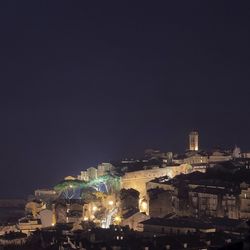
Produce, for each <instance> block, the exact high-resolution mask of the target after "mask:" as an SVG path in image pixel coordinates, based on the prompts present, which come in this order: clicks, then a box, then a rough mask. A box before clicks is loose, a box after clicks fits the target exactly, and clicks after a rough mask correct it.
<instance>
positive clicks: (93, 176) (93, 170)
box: [87, 167, 97, 180]
mask: <svg viewBox="0 0 250 250" xmlns="http://www.w3.org/2000/svg"><path fill="white" fill-rule="evenodd" d="M87 174H88V177H89V180H94V179H96V178H97V169H96V168H94V167H90V168H88V169H87Z"/></svg>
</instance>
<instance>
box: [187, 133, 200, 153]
mask: <svg viewBox="0 0 250 250" xmlns="http://www.w3.org/2000/svg"><path fill="white" fill-rule="evenodd" d="M189 150H190V151H198V150H199V134H198V132H197V131H192V132H190V134H189Z"/></svg>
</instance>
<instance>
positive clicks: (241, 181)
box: [0, 131, 250, 249]
mask: <svg viewBox="0 0 250 250" xmlns="http://www.w3.org/2000/svg"><path fill="white" fill-rule="evenodd" d="M188 139H189V144H188V150H187V151H186V152H185V153H183V154H176V153H173V152H161V151H159V150H152V149H149V150H146V151H145V156H144V157H143V158H141V159H123V160H120V161H116V162H109V163H100V164H99V165H98V166H96V167H90V168H87V169H86V170H83V171H81V172H80V173H79V175H77V176H66V177H65V178H64V179H63V180H62V181H61V182H60V183H57V184H55V186H54V187H52V188H50V189H37V190H35V191H34V194H33V195H31V196H30V197H29V199H28V201H27V203H26V205H25V216H24V217H22V218H19V220H18V221H17V222H16V223H13V222H11V223H10V222H9V221H5V222H4V223H2V225H1V227H0V235H1V236H0V244H1V245H3V246H5V247H8V246H11V245H13V244H14V245H19V246H26V248H25V249H29V247H32V246H34V245H36V244H37V246H38V245H39V246H41V245H42V246H43V249H89V248H93V249H107V246H106V245H107V244H108V245H109V246H111V245H112V246H117V247H118V248H117V249H126V248H124V247H125V246H126V245H130V249H139V248H136V247H138V246H137V245H136V244H137V243H138V242H139V243H140V247H142V246H144V247H145V248H144V249H149V247H150V249H161V248H164V249H216V248H217V247H219V246H222V245H223V244H230V243H232V242H234V241H235V242H237V241H240V240H242V239H243V238H244V237H245V236H246V232H247V230H248V224H247V221H248V219H250V153H249V152H241V150H240V148H239V147H237V146H235V148H234V149H229V150H223V149H218V148H217V149H214V150H211V151H204V150H201V149H200V148H199V134H198V132H197V131H192V132H191V133H190V134H189V138H188ZM34 181H35V180H34ZM58 232H60V233H59V236H58ZM176 236H178V239H179V240H176ZM187 236H188V237H187ZM41 239H42V243H41ZM130 239H131V240H132V239H133V240H134V239H136V241H133V240H132V241H130ZM139 243H138V244H139ZM53 247H54V248H53ZM119 247H120V248H119ZM147 247H148V248H147ZM6 249H7V248H6ZM30 249H31V248H30ZM37 249H38V248H37ZM140 249H143V248H140Z"/></svg>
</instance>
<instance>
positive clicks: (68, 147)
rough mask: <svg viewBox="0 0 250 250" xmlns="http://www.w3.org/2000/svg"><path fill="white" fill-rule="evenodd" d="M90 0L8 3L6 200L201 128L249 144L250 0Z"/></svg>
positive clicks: (215, 141)
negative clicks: (112, 0) (136, 0)
mask: <svg viewBox="0 0 250 250" xmlns="http://www.w3.org/2000/svg"><path fill="white" fill-rule="evenodd" d="M88 2H91V3H87V1H30V2H27V1H1V3H0V32H1V37H0V48H1V54H0V66H1V67H0V69H1V72H0V83H1V89H0V103H1V105H0V109H1V122H0V152H1V153H0V167H1V174H0V197H20V196H24V197H25V196H27V195H28V194H29V193H32V192H33V190H34V189H35V188H39V187H40V188H43V187H49V186H50V185H52V184H55V183H56V182H58V181H59V180H61V179H62V178H63V177H64V176H66V175H75V174H77V173H78V172H80V170H83V169H85V168H87V167H90V166H94V165H96V164H97V163H99V162H102V161H109V160H112V159H119V158H121V157H126V156H129V155H141V154H142V152H143V151H144V149H145V148H160V149H162V150H164V151H174V152H183V151H184V150H185V149H186V147H187V135H188V132H189V131H190V130H192V129H198V130H199V132H200V139H201V146H202V148H204V149H209V148H212V147H214V146H217V145H221V146H222V147H227V148H232V147H233V146H234V145H235V144H237V145H239V146H240V147H241V148H242V149H243V150H250V141H249V133H250V75H249V74H250V73H249V72H250V70H249V69H250V41H249V40H250V39H249V38H250V34H249V32H250V31H249V28H250V20H249V19H250V8H249V7H250V3H249V1H244V2H243V1H242V2H241V1H186V0H185V1H161V2H158V3H156V1H140V2H139V1H138V2H137V4H136V3H135V1H131V2H130V3H128V1H114V2H109V1H88ZM243 3H244V4H245V5H243ZM241 4H242V5H241Z"/></svg>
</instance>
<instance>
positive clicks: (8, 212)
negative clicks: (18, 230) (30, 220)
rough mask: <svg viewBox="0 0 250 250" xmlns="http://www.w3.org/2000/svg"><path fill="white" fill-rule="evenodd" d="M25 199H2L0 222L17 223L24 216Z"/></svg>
mask: <svg viewBox="0 0 250 250" xmlns="http://www.w3.org/2000/svg"><path fill="white" fill-rule="evenodd" d="M24 209H25V201H20V200H1V199H0V224H6V223H15V222H17V221H18V219H20V218H21V217H23V216H24Z"/></svg>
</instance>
